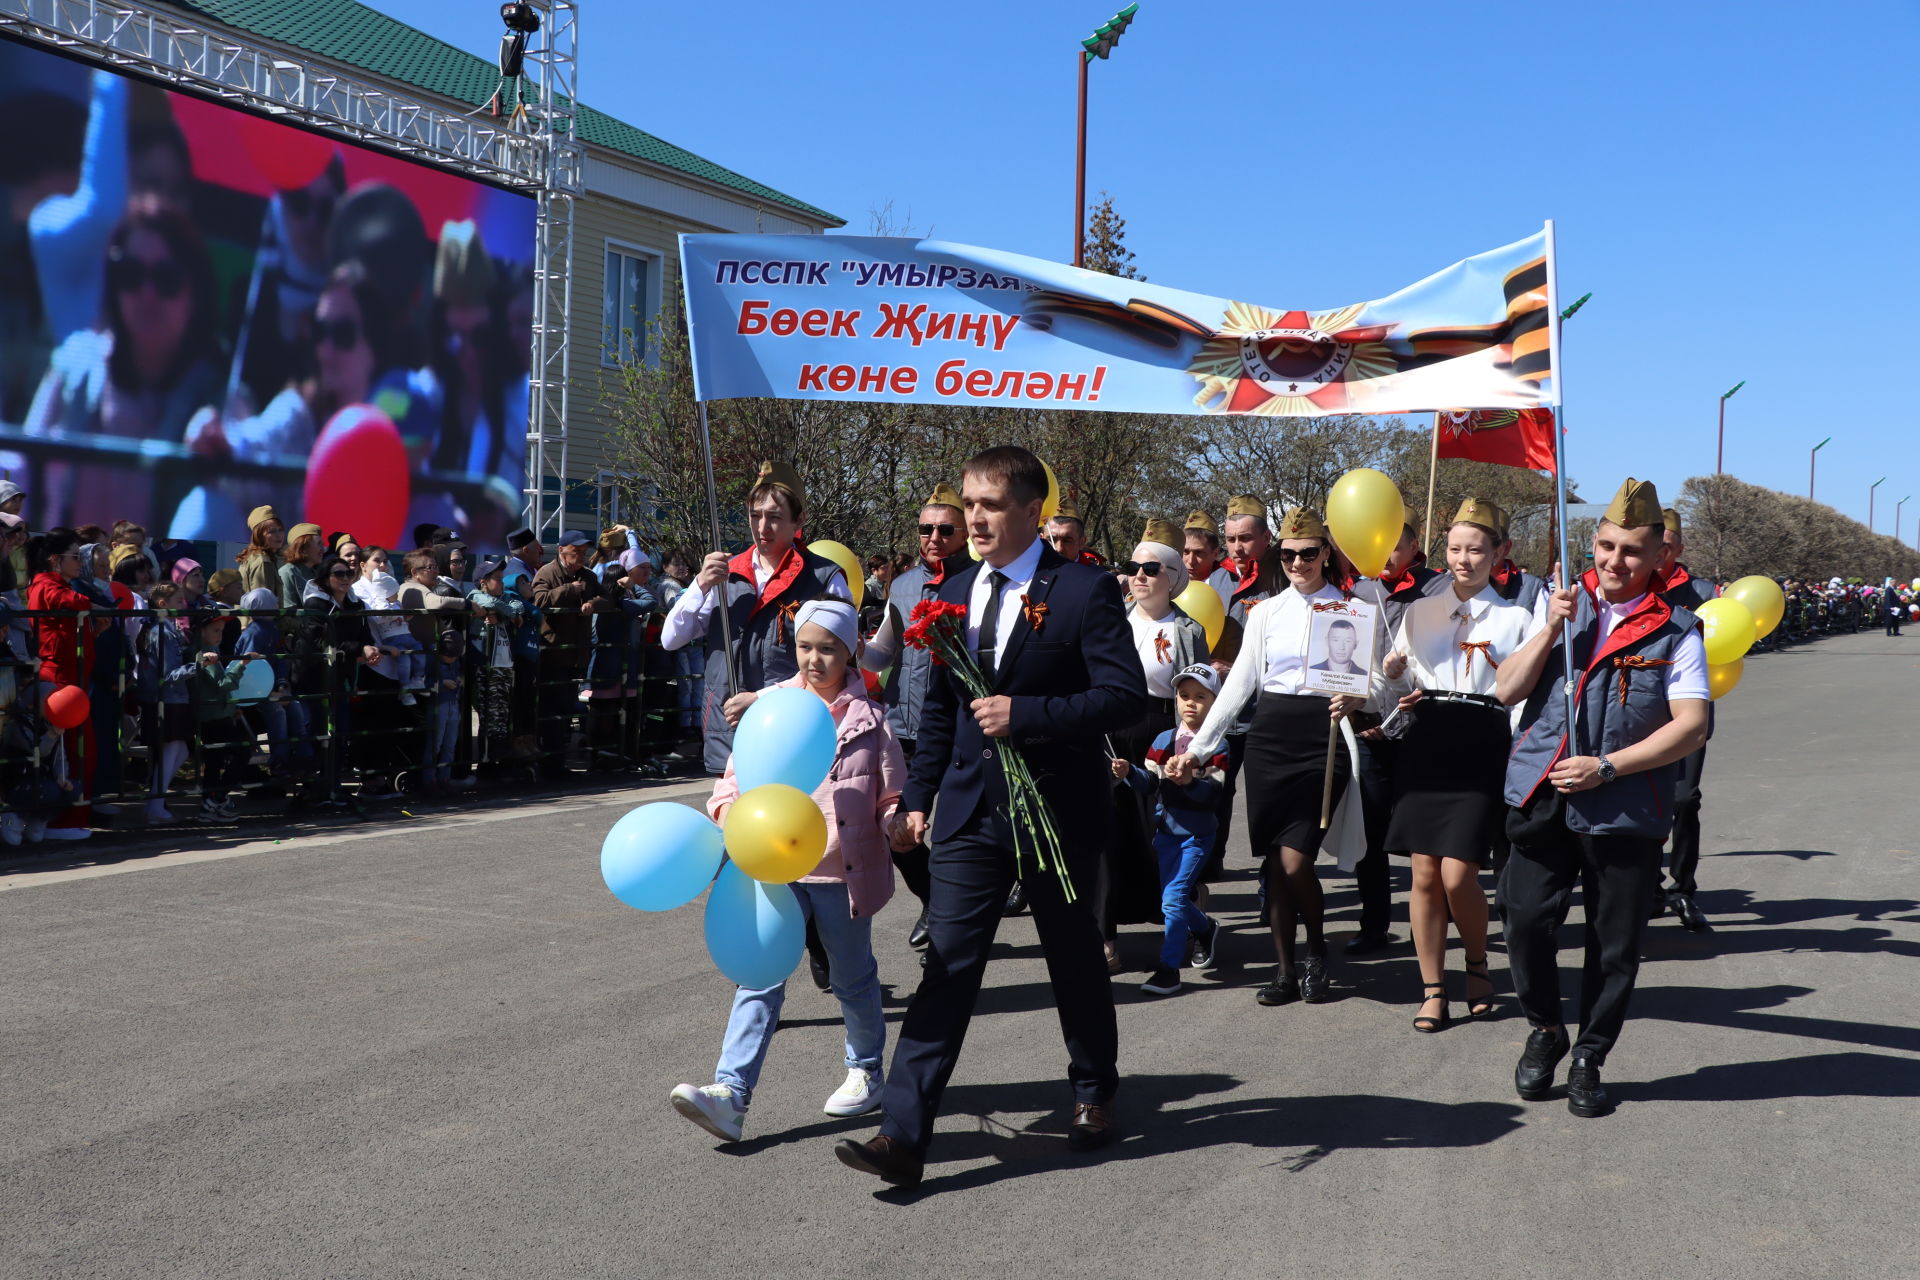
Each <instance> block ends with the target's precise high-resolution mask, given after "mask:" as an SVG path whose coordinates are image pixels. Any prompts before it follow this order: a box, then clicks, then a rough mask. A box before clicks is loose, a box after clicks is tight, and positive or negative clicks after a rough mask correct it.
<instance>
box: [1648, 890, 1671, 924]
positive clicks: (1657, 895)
mask: <svg viewBox="0 0 1920 1280" xmlns="http://www.w3.org/2000/svg"><path fill="white" fill-rule="evenodd" d="M1665 914H1667V895H1666V893H1664V892H1663V891H1661V890H1659V889H1655V890H1654V891H1653V905H1652V906H1650V907H1648V908H1647V919H1649V920H1658V919H1659V918H1660V917H1661V916H1663V915H1665Z"/></svg>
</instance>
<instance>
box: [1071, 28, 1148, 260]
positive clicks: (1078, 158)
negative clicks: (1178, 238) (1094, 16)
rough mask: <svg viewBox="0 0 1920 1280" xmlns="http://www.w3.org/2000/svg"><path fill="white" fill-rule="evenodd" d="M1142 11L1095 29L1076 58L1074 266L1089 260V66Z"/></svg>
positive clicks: (1081, 45) (1111, 46) (1102, 56)
mask: <svg viewBox="0 0 1920 1280" xmlns="http://www.w3.org/2000/svg"><path fill="white" fill-rule="evenodd" d="M1139 8H1140V6H1139V5H1138V4H1130V5H1128V6H1127V7H1126V8H1124V9H1122V10H1121V11H1120V12H1118V13H1116V14H1114V15H1113V16H1112V17H1111V18H1108V19H1107V20H1106V21H1105V22H1103V23H1101V24H1100V25H1099V26H1097V27H1095V28H1094V29H1093V34H1092V35H1090V36H1088V37H1087V38H1086V39H1085V40H1082V41H1081V42H1080V52H1079V53H1078V54H1077V55H1076V56H1075V57H1074V61H1075V62H1076V63H1078V64H1079V72H1080V127H1079V130H1078V133H1077V135H1076V146H1075V151H1074V165H1073V265H1074V266H1076V267H1084V266H1085V265H1086V258H1087V66H1088V64H1090V63H1091V62H1092V61H1093V60H1094V59H1095V58H1104V57H1106V56H1107V55H1108V54H1110V53H1112V52H1113V46H1115V45H1117V44H1119V43H1120V36H1121V35H1122V33H1124V32H1125V31H1126V29H1127V27H1128V25H1129V24H1131V23H1132V22H1133V15H1134V13H1135V12H1136V11H1137V10H1138V9H1139Z"/></svg>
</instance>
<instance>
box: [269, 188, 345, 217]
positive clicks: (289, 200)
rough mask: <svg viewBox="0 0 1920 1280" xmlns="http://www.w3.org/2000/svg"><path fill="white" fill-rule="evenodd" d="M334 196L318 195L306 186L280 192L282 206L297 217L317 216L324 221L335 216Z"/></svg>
mask: <svg viewBox="0 0 1920 1280" xmlns="http://www.w3.org/2000/svg"><path fill="white" fill-rule="evenodd" d="M333 200H334V198H333V197H332V196H316V195H313V194H311V193H309V192H308V191H307V189H306V188H305V187H295V188H294V189H293V190H292V191H282V192H281V193H280V207H281V208H283V209H285V210H286V211H287V212H288V213H290V214H292V215H293V216H294V217H296V218H305V217H309V216H311V217H316V218H319V219H320V220H321V221H322V222H325V221H326V220H327V219H328V218H331V217H332V216H333Z"/></svg>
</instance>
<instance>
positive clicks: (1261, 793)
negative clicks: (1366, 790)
mask: <svg viewBox="0 0 1920 1280" xmlns="http://www.w3.org/2000/svg"><path fill="white" fill-rule="evenodd" d="M1278 534H1279V542H1278V545H1277V546H1276V548H1275V552H1274V554H1275V555H1277V557H1278V559H1279V561H1280V568H1281V570H1282V571H1283V572H1284V573H1285V575H1286V580H1287V587H1288V589H1287V590H1285V591H1282V592H1281V593H1280V594H1279V595H1277V596H1275V597H1274V598H1273V599H1271V600H1268V601H1266V602H1264V603H1262V604H1261V605H1260V606H1259V607H1258V608H1255V609H1253V610H1251V611H1250V612H1249V613H1248V614H1247V624H1246V634H1245V636H1244V637H1243V639H1242V642H1241V645H1240V656H1239V658H1238V659H1237V660H1236V661H1235V662H1234V664H1233V670H1232V672H1231V673H1229V675H1228V676H1227V681H1226V685H1225V687H1224V688H1222V689H1221V691H1220V697H1219V699H1218V700H1217V701H1216V702H1215V703H1214V704H1213V710H1212V711H1210V712H1208V713H1207V720H1206V723H1205V724H1204V725H1202V726H1201V729H1200V733H1199V734H1198V736H1196V737H1195V738H1194V740H1193V742H1192V744H1191V745H1190V746H1189V747H1188V748H1187V750H1186V752H1185V753H1184V754H1182V755H1181V756H1178V757H1176V758H1175V759H1174V760H1173V761H1172V762H1170V763H1169V765H1168V767H1167V776H1168V777H1170V778H1172V779H1173V780H1174V781H1176V782H1179V781H1184V780H1185V778H1186V776H1189V775H1190V774H1191V772H1192V770H1193V767H1194V762H1195V761H1197V760H1206V759H1209V758H1211V757H1212V756H1213V755H1214V754H1215V753H1216V752H1217V751H1219V750H1220V747H1221V739H1222V738H1223V737H1224V736H1225V734H1226V731H1227V729H1228V728H1229V727H1230V726H1231V725H1232V724H1233V722H1234V720H1235V718H1236V717H1237V716H1238V715H1239V714H1240V710H1241V708H1242V707H1244V706H1245V705H1246V703H1247V701H1248V700H1249V699H1251V698H1253V697H1255V696H1256V695H1257V696H1258V697H1259V703H1258V706H1257V708H1256V710H1255V712H1254V717H1253V727H1252V728H1251V729H1250V730H1249V731H1248V733H1247V754H1246V764H1245V766H1244V772H1245V777H1246V782H1245V784H1244V785H1245V789H1246V793H1247V819H1248V825H1249V827H1250V828H1251V831H1252V836H1251V838H1252V841H1253V849H1254V852H1255V853H1256V854H1259V855H1261V856H1262V857H1263V858H1265V860H1266V861H1265V864H1264V868H1263V872H1262V874H1263V875H1264V877H1265V881H1266V895H1267V923H1268V925H1269V926H1270V927H1271V928H1272V930H1273V943H1274V949H1275V952H1276V953H1277V955H1278V957H1279V961H1280V964H1279V968H1278V969H1277V970H1276V971H1275V973H1274V977H1273V981H1272V982H1270V983H1268V984H1267V985H1266V986H1264V987H1262V988H1260V990H1259V992H1258V993H1257V995H1256V997H1255V998H1256V999H1258V1000H1259V1002H1260V1003H1261V1004H1266V1005H1276V1004H1287V1003H1290V1002H1291V1001H1294V1000H1304V1001H1306V1002H1307V1003H1309V1004H1317V1003H1319V1002H1320V1001H1322V1000H1324V999H1326V997H1327V990H1328V986H1329V983H1330V979H1329V978H1328V975H1327V941H1326V932H1325V926H1326V908H1325V904H1324V899H1323V897H1322V895H1321V891H1320V878H1319V876H1318V875H1316V874H1315V872H1314V869H1313V862H1314V858H1315V857H1316V856H1317V854H1318V851H1319V848H1320V844H1321V837H1322V831H1321V828H1320V803H1321V785H1322V779H1323V777H1324V771H1325V769H1326V763H1327V722H1328V718H1329V717H1331V718H1332V719H1334V720H1339V719H1342V718H1344V717H1345V716H1347V715H1349V714H1351V713H1352V712H1354V711H1357V710H1359V709H1360V707H1361V706H1363V705H1364V703H1365V699H1362V698H1353V697H1344V696H1332V697H1329V696H1328V695H1327V694H1324V693H1312V692H1309V691H1308V689H1307V687H1306V686H1307V684H1308V682H1309V675H1308V669H1307V636H1308V632H1309V630H1310V625H1311V619H1312V617H1313V612H1314V609H1315V608H1316V606H1322V605H1328V604H1333V603H1338V602H1341V601H1344V600H1345V599H1346V598H1347V592H1346V591H1345V589H1344V588H1343V587H1342V586H1340V585H1338V584H1336V583H1335V582H1333V581H1332V580H1330V578H1329V576H1328V575H1329V573H1330V572H1332V570H1331V567H1330V561H1331V560H1332V557H1333V543H1332V541H1331V540H1330V539H1329V538H1328V537H1327V529H1326V526H1325V525H1324V524H1322V523H1321V521H1320V516H1319V513H1318V512H1315V511H1313V510H1311V509H1309V508H1305V507H1298V508H1295V509H1294V510H1292V511H1289V512H1287V515H1286V519H1285V520H1284V521H1283V522H1282V524H1281V527H1280V529H1279V530H1278ZM1334 766H1335V771H1334V779H1333V786H1334V790H1333V799H1334V801H1335V802H1336V803H1337V802H1338V801H1339V799H1340V797H1341V795H1342V794H1343V793H1344V791H1345V789H1346V785H1347V778H1348V775H1349V773H1350V769H1351V766H1350V764H1349V761H1348V759H1347V755H1346V753H1345V752H1336V753H1335V754H1334ZM1301 925H1304V926H1305V927H1306V934H1307V951H1306V954H1305V955H1304V956H1300V957H1299V958H1298V959H1297V961H1296V955H1295V944H1296V942H1297V938H1296V936H1295V935H1296V933H1297V931H1298V929H1299V927H1300V926H1301Z"/></svg>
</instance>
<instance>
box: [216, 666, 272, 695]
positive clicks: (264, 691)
mask: <svg viewBox="0 0 1920 1280" xmlns="http://www.w3.org/2000/svg"><path fill="white" fill-rule="evenodd" d="M227 674H228V675H230V676H237V677H238V678H239V680H240V687H239V688H237V689H235V690H234V691H233V700H234V701H235V702H237V703H239V704H240V705H241V706H250V705H251V704H253V703H256V702H265V701H266V700H267V699H268V698H270V697H272V696H273V668H272V667H271V666H269V665H268V664H267V663H266V662H264V661H262V660H260V659H257V658H256V659H255V660H254V661H252V662H242V661H241V660H239V659H238V658H236V659H234V660H233V661H232V662H229V663H228V664H227Z"/></svg>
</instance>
